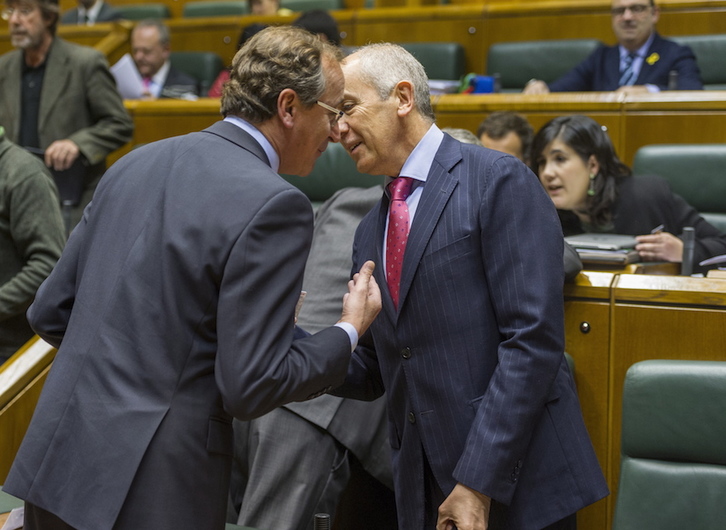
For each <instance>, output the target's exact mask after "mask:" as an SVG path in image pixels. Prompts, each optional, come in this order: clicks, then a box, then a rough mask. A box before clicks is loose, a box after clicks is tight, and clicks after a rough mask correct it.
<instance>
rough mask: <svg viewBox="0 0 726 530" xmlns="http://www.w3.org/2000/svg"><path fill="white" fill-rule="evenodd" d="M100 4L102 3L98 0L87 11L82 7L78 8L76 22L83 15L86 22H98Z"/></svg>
mask: <svg viewBox="0 0 726 530" xmlns="http://www.w3.org/2000/svg"><path fill="white" fill-rule="evenodd" d="M101 4H103V2H102V1H101V0H99V1H98V2H96V3H95V4H93V6H92V7H91V9H88V10H86V8H85V7H83V6H78V20H80V19H81V17H83V15H86V16H87V17H88V22H90V23H91V24H95V23H96V20H98V14H99V13H100V12H101Z"/></svg>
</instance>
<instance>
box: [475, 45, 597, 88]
mask: <svg viewBox="0 0 726 530" xmlns="http://www.w3.org/2000/svg"><path fill="white" fill-rule="evenodd" d="M601 44H602V43H601V42H600V41H599V40H597V39H552V40H533V41H522V42H498V43H495V44H492V45H491V46H490V47H489V51H488V52H487V67H486V73H487V75H495V74H498V75H499V83H500V86H501V91H502V92H521V91H522V89H523V88H524V85H526V84H527V81H529V80H530V79H541V80H542V81H544V82H546V83H550V82H552V81H554V80H555V79H557V78H559V77H561V76H562V75H564V74H566V73H567V72H569V71H570V70H571V69H572V68H574V67H575V66H577V65H578V64H579V63H580V62H582V61H583V60H584V59H585V58H586V57H587V56H588V55H590V54H591V53H592V52H593V51H594V50H595V48H597V47H598V46H599V45H601Z"/></svg>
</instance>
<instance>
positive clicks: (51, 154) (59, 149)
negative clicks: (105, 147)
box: [45, 140, 81, 171]
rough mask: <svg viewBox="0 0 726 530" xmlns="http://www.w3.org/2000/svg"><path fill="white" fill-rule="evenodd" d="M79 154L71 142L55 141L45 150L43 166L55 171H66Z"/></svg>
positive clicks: (76, 147)
mask: <svg viewBox="0 0 726 530" xmlns="http://www.w3.org/2000/svg"><path fill="white" fill-rule="evenodd" d="M79 154H81V151H80V149H78V146H77V145H76V144H75V142H73V140H56V141H55V142H53V143H52V144H50V145H49V146H48V149H46V150H45V165H46V166H48V167H49V168H53V169H55V170H56V171H63V170H64V169H68V168H69V167H71V165H73V162H75V161H76V158H78V155H79Z"/></svg>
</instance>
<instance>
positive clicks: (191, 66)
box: [169, 52, 224, 96]
mask: <svg viewBox="0 0 726 530" xmlns="http://www.w3.org/2000/svg"><path fill="white" fill-rule="evenodd" d="M169 62H171V65H172V66H173V67H174V68H177V69H178V70H181V71H182V72H184V73H186V74H189V75H190V76H192V77H194V78H195V79H197V80H198V81H199V93H200V95H201V96H206V95H207V92H208V91H209V89H210V88H211V87H212V83H214V80H215V79H217V76H218V75H219V72H221V71H222V69H223V68H224V62H223V61H222V58H221V57H220V56H219V55H217V54H216V53H213V52H171V54H170V56H169Z"/></svg>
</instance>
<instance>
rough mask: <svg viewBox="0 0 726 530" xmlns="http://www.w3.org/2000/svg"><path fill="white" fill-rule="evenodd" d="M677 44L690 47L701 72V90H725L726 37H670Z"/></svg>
mask: <svg viewBox="0 0 726 530" xmlns="http://www.w3.org/2000/svg"><path fill="white" fill-rule="evenodd" d="M671 38H672V39H673V40H674V41H676V42H677V43H678V44H683V45H685V46H690V48H691V50H693V54H694V55H695V56H696V62H697V63H698V68H699V70H701V80H702V81H703V88H705V89H706V90H726V35H725V34H718V35H688V36H681V37H671Z"/></svg>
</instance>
